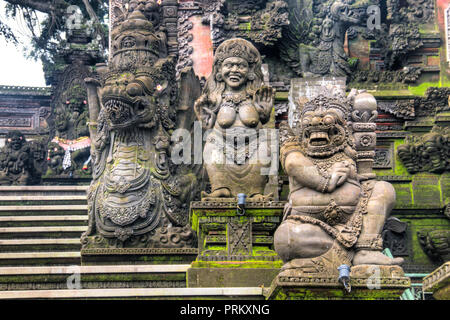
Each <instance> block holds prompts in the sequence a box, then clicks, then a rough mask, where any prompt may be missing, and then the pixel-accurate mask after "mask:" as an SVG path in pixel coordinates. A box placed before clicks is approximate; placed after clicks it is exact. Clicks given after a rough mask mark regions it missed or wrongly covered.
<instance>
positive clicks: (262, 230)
mask: <svg viewBox="0 0 450 320" xmlns="http://www.w3.org/2000/svg"><path fill="white" fill-rule="evenodd" d="M284 204H285V203H284V202H279V201H268V202H248V203H247V204H246V206H245V212H244V213H243V214H242V215H238V214H237V203H236V201H235V200H234V199H232V200H231V199H230V200H228V201H227V200H223V199H217V201H214V200H212V201H203V202H192V203H191V225H192V228H193V229H194V230H195V231H196V232H197V236H198V244H199V255H198V257H197V259H196V260H195V261H194V262H192V264H191V268H189V269H188V271H187V276H188V287H257V286H261V285H264V286H266V287H267V286H269V285H270V283H271V282H272V280H273V279H274V277H275V276H276V275H277V274H278V272H279V270H280V267H281V266H282V264H283V262H282V261H281V259H280V258H279V257H278V255H277V253H276V252H275V251H274V250H273V234H274V232H275V229H276V228H277V226H278V225H279V223H280V222H281V219H282V214H283V207H284Z"/></svg>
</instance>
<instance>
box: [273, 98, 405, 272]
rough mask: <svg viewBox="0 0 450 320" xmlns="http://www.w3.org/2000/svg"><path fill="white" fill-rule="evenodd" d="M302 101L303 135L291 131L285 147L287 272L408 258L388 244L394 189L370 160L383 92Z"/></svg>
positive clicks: (280, 243)
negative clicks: (390, 253)
mask: <svg viewBox="0 0 450 320" xmlns="http://www.w3.org/2000/svg"><path fill="white" fill-rule="evenodd" d="M300 105H301V117H300V121H301V122H300V125H301V128H300V136H298V135H294V134H292V133H291V137H290V138H288V139H286V140H285V142H284V144H283V145H282V147H281V152H280V159H281V164H282V166H283V168H284V170H285V171H286V173H287V174H288V176H289V186H290V194H289V202H288V203H287V204H286V207H285V213H284V221H283V222H282V224H281V225H280V226H279V228H278V229H277V231H276V233H275V239H274V244H275V250H276V251H277V252H278V254H279V255H280V257H281V258H282V259H283V261H284V262H285V265H284V266H283V268H282V274H284V275H288V274H297V275H298V273H301V274H305V273H306V274H311V273H329V274H335V273H337V267H338V266H340V265H342V264H347V265H349V266H351V265H353V266H358V265H381V266H385V265H397V264H401V263H402V262H403V259H402V258H394V259H391V258H389V257H387V256H385V255H384V254H382V252H381V251H382V249H383V241H382V237H381V231H382V228H383V225H384V223H385V220H386V218H387V217H388V215H389V214H390V211H391V210H392V208H393V206H394V204H395V190H394V188H393V187H392V185H390V184H389V183H387V182H383V181H379V182H377V181H376V180H374V179H373V178H374V175H373V174H372V173H371V163H370V161H368V160H370V155H369V156H367V153H370V152H371V150H372V151H373V150H374V148H375V141H374V140H375V138H376V136H375V134H374V130H375V127H374V126H373V123H371V122H370V121H371V119H372V118H373V117H374V116H376V100H375V99H374V98H373V96H371V95H369V94H367V93H359V92H355V91H353V92H352V94H351V95H350V96H349V98H347V99H346V98H344V97H342V96H341V97H339V96H334V97H329V96H324V95H319V96H318V97H316V98H314V99H312V100H309V101H308V102H305V103H303V104H300ZM355 119H359V120H358V121H359V123H356V122H354V121H355ZM350 121H353V125H352V126H349V125H348V124H349V122H350ZM355 124H357V125H358V126H357V127H355ZM355 129H357V130H355ZM287 131H288V132H289V128H287ZM355 131H359V132H355ZM372 133H373V135H372ZM361 160H362V162H361ZM372 161H373V159H372Z"/></svg>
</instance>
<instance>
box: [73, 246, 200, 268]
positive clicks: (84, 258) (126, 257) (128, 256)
mask: <svg viewBox="0 0 450 320" xmlns="http://www.w3.org/2000/svg"><path fill="white" fill-rule="evenodd" d="M197 255H198V249H196V248H122V249H120V248H109V249H106V248H100V249H82V250H81V265H112V264H127V265H130V264H190V263H191V262H192V261H194V260H195V259H196V258H197Z"/></svg>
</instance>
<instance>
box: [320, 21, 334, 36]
mask: <svg viewBox="0 0 450 320" xmlns="http://www.w3.org/2000/svg"><path fill="white" fill-rule="evenodd" d="M333 25H334V23H333V20H331V19H330V18H328V17H327V18H325V20H323V23H322V34H321V39H322V40H332V39H334V30H333Z"/></svg>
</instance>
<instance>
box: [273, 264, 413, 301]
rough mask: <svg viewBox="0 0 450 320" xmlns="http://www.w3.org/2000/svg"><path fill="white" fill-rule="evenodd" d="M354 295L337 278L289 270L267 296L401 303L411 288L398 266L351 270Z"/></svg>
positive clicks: (362, 267)
mask: <svg viewBox="0 0 450 320" xmlns="http://www.w3.org/2000/svg"><path fill="white" fill-rule="evenodd" d="M350 285H351V291H350V292H347V290H346V289H345V288H344V286H343V285H342V284H341V283H340V282H339V281H338V278H337V277H336V276H329V275H328V274H327V273H326V272H324V273H323V274H317V273H316V274H307V273H302V272H298V270H295V269H290V270H285V271H283V272H281V273H280V274H279V275H277V277H276V278H275V279H274V280H273V282H272V284H271V286H270V288H269V289H268V290H267V292H266V298H267V299H268V300H398V299H400V296H401V295H402V293H403V292H404V291H405V290H406V289H408V288H409V287H410V286H411V280H410V279H409V278H407V277H405V276H404V274H403V270H402V268H401V267H399V266H376V265H365V266H364V265H363V266H356V267H352V269H351V273H350Z"/></svg>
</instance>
